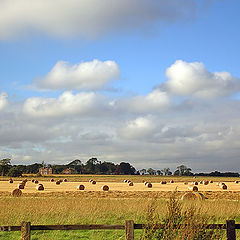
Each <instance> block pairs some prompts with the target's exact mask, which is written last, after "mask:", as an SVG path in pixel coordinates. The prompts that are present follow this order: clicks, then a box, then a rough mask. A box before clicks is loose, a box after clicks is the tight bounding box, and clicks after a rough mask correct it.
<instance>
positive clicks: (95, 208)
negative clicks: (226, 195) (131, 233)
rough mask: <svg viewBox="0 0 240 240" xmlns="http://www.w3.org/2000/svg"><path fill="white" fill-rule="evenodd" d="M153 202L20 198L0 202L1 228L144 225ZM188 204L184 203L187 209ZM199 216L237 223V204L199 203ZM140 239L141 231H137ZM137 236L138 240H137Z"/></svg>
mask: <svg viewBox="0 0 240 240" xmlns="http://www.w3.org/2000/svg"><path fill="white" fill-rule="evenodd" d="M152 201H153V200H152V199H141V198H133V199H121V198H117V199H109V198H107V199H106V198H83V197H69V196H65V197H55V196H52V197H21V198H13V197H11V196H5V197H1V198H0V213H1V214H0V225H2V226H3V225H20V224H21V222H22V221H30V222H31V224H33V225H37V224H43V225H47V224H124V223H125V220H127V219H132V220H134V222H136V223H144V222H145V218H146V212H147V209H148V206H149V204H151V202H152ZM156 201H157V208H156V211H157V212H158V213H159V215H160V216H162V217H164V216H165V215H166V200H163V199H157V200H156ZM189 204H190V203H189V202H186V203H184V205H183V207H184V208H187V207H188V205H189ZM194 204H195V205H196V207H198V208H200V209H201V214H202V215H204V216H207V217H213V218H212V219H213V221H214V222H218V223H224V222H225V221H226V219H235V220H236V221H237V222H240V202H239V201H226V200H216V201H212V200H211V201H202V202H196V203H194ZM135 234H136V239H139V236H140V234H141V231H136V232H135ZM137 235H138V237H137ZM19 236H20V233H13V232H12V233H3V232H0V239H19ZM32 239H36V240H37V239H99V240H100V239H124V231H118V230H115V231H110V230H107V231H106V230H105V231H45V232H39V231H35V232H34V231H33V232H32Z"/></svg>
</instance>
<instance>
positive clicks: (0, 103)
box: [0, 92, 8, 110]
mask: <svg viewBox="0 0 240 240" xmlns="http://www.w3.org/2000/svg"><path fill="white" fill-rule="evenodd" d="M7 99H8V95H7V93H5V92H2V93H0V110H2V109H3V108H4V107H5V106H6V105H7V102H8V100H7Z"/></svg>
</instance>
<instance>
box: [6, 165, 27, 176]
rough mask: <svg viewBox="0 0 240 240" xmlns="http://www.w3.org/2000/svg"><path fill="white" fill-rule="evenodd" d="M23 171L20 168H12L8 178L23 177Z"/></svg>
mask: <svg viewBox="0 0 240 240" xmlns="http://www.w3.org/2000/svg"><path fill="white" fill-rule="evenodd" d="M22 173H23V172H22V171H20V170H19V169H18V168H16V167H12V168H10V170H9V171H8V174H7V175H8V176H9V177H21V176H22Z"/></svg>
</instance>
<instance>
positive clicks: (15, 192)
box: [12, 188, 22, 197]
mask: <svg viewBox="0 0 240 240" xmlns="http://www.w3.org/2000/svg"><path fill="white" fill-rule="evenodd" d="M21 195H22V191H21V190H20V189H19V188H16V189H14V190H13V191H12V196H14V197H20V196H21Z"/></svg>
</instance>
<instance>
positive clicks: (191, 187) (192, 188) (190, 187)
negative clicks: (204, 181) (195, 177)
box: [188, 185, 198, 192]
mask: <svg viewBox="0 0 240 240" xmlns="http://www.w3.org/2000/svg"><path fill="white" fill-rule="evenodd" d="M188 189H189V190H190V191H193V192H197V191H198V187H197V186H196V185H193V186H189V187H188Z"/></svg>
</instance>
